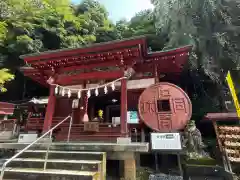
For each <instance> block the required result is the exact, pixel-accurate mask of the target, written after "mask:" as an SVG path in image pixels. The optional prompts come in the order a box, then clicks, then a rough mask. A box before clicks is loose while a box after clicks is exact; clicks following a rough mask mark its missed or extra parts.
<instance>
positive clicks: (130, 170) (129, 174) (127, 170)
mask: <svg viewBox="0 0 240 180" xmlns="http://www.w3.org/2000/svg"><path fill="white" fill-rule="evenodd" d="M124 179H126V180H136V160H135V159H126V160H124Z"/></svg>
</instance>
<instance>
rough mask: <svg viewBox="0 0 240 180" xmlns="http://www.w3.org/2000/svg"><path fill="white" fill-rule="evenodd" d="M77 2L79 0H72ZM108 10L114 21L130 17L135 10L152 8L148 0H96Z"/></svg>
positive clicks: (79, 0)
mask: <svg viewBox="0 0 240 180" xmlns="http://www.w3.org/2000/svg"><path fill="white" fill-rule="evenodd" d="M72 1H73V2H74V3H79V2H81V0H72ZM98 1H99V2H100V3H102V4H103V5H104V6H105V7H106V8H107V11H108V12H109V18H110V19H111V20H112V21H114V22H116V21H118V20H120V19H122V18H126V19H128V20H130V19H131V17H133V16H134V15H135V14H136V13H137V12H139V11H141V10H145V9H149V8H152V7H153V6H152V4H151V3H150V0H98Z"/></svg>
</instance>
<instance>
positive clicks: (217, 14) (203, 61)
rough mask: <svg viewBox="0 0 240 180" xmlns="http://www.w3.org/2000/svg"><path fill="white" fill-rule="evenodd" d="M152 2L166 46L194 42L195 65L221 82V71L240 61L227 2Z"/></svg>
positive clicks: (170, 0)
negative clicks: (166, 38)
mask: <svg viewBox="0 0 240 180" xmlns="http://www.w3.org/2000/svg"><path fill="white" fill-rule="evenodd" d="M152 2H153V4H154V5H155V10H154V14H155V19H156V21H155V24H156V28H157V30H158V33H159V34H167V36H168V40H167V42H166V43H165V48H176V47H179V46H182V45H187V44H192V45H193V50H194V51H193V52H194V54H193V55H192V56H191V61H190V62H191V65H192V68H195V69H198V70H202V71H204V73H206V74H207V75H208V76H209V77H210V78H211V79H213V80H214V81H220V80H221V81H222V80H223V79H222V77H221V74H222V72H223V71H224V72H226V71H227V70H228V69H229V68H232V67H234V66H236V64H238V57H239V52H240V51H239V49H238V48H236V47H237V45H236V43H235V42H234V41H233V40H232V39H231V38H230V36H231V34H230V32H229V31H227V30H226V29H227V28H229V27H230V26H231V24H232V23H231V20H232V17H231V14H230V13H229V12H230V11H231V10H230V9H229V6H225V5H224V4H223V3H222V2H224V1H221V0H216V1H213V0H203V1H193V0H180V1H177V0H163V1H161V0H152ZM226 5H227V4H226ZM237 7H239V6H237ZM226 63H227V64H228V66H225V64H226Z"/></svg>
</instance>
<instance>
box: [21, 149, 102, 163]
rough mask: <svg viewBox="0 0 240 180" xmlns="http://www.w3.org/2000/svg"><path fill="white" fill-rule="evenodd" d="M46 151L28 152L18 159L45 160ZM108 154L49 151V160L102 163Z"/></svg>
mask: <svg viewBox="0 0 240 180" xmlns="http://www.w3.org/2000/svg"><path fill="white" fill-rule="evenodd" d="M45 156H46V150H27V151H25V152H24V153H22V154H21V155H20V156H19V157H18V158H40V159H44V158H45ZM105 156H106V153H104V152H85V151H52V150H51V151H49V152H48V159H49V160H51V159H68V160H99V161H102V160H103V159H104V157H105Z"/></svg>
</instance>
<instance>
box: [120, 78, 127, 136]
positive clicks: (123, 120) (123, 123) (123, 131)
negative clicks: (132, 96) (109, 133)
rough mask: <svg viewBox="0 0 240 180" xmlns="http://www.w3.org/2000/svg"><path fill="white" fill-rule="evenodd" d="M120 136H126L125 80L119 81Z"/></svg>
mask: <svg viewBox="0 0 240 180" xmlns="http://www.w3.org/2000/svg"><path fill="white" fill-rule="evenodd" d="M120 121H121V122H120V124H121V134H122V135H124V136H128V135H127V79H122V80H121V118H120Z"/></svg>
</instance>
